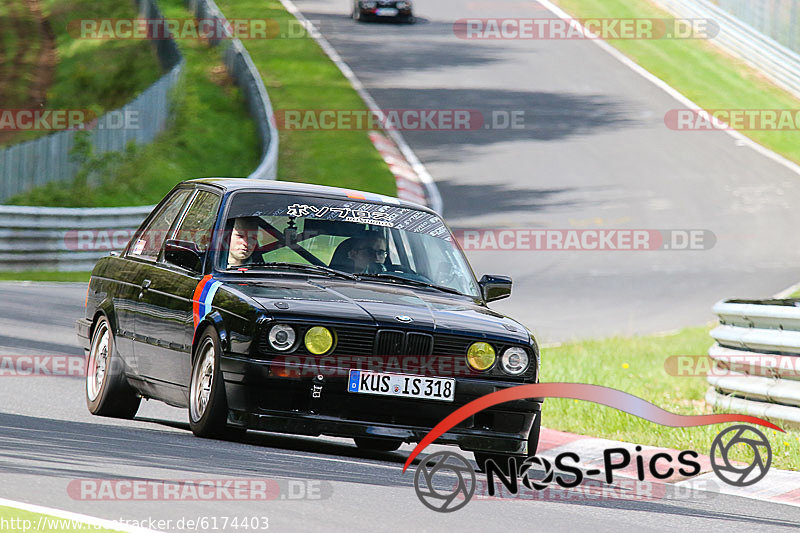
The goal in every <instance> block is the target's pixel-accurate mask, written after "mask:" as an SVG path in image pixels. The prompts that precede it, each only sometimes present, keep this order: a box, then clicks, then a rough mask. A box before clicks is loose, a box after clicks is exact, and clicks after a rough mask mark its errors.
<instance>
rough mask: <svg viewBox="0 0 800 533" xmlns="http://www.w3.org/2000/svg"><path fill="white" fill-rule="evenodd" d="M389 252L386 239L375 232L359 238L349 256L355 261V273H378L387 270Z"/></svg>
mask: <svg viewBox="0 0 800 533" xmlns="http://www.w3.org/2000/svg"><path fill="white" fill-rule="evenodd" d="M387 253H389V249H388V247H387V245H386V239H384V238H383V237H382V236H381V235H380V234H374V235H368V236H366V237H361V238H359V239H358V240H357V241H356V242H355V244H354V245H353V248H352V249H351V250H350V252H349V253H348V254H347V257H349V258H350V259H352V261H353V265H354V270H353V274H377V273H379V272H385V271H386V267H385V266H384V262H385V261H386V254H387Z"/></svg>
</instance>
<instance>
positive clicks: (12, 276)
mask: <svg viewBox="0 0 800 533" xmlns="http://www.w3.org/2000/svg"><path fill="white" fill-rule="evenodd" d="M91 275H92V273H91V272H55V271H49V270H26V271H20V272H0V281H74V282H86V283H88V282H89V276H91Z"/></svg>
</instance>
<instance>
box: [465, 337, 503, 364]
mask: <svg viewBox="0 0 800 533" xmlns="http://www.w3.org/2000/svg"><path fill="white" fill-rule="evenodd" d="M496 358H497V357H496V355H495V352H494V348H492V345H491V344H489V343H488V342H474V343H472V345H471V346H470V347H469V350H467V362H468V363H469V366H471V367H472V368H474V369H475V370H487V369H488V368H491V366H492V365H493V364H494V361H495V359H496Z"/></svg>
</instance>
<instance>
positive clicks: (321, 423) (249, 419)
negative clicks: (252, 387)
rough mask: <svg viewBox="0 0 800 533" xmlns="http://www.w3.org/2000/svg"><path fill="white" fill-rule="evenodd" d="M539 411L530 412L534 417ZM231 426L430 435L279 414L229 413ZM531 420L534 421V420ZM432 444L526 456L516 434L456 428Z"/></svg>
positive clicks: (409, 438)
mask: <svg viewBox="0 0 800 533" xmlns="http://www.w3.org/2000/svg"><path fill="white" fill-rule="evenodd" d="M536 416H541V412H539V411H537V412H535V413H534V417H536ZM228 420H229V422H230V423H231V424H232V425H237V426H245V427H247V428H249V429H255V430H263V431H271V432H277V433H290V434H294V435H308V436H313V437H316V436H319V435H328V436H331V437H346V438H352V437H378V438H392V439H400V440H402V441H404V442H419V441H421V440H422V439H423V438H424V437H425V435H427V434H428V433H429V432H430V428H423V427H414V426H399V425H391V426H389V425H379V424H375V423H373V422H369V423H367V422H356V421H349V420H342V419H341V418H335V417H330V416H324V415H318V414H310V413H292V414H291V415H287V414H286V413H282V412H275V413H269V414H262V413H247V412H242V411H231V412H230V414H229V417H228ZM534 420H535V419H534ZM435 443H436V444H452V445H456V446H458V447H460V448H461V449H462V450H465V451H483V452H496V453H507V454H515V455H527V454H528V441H527V439H521V438H520V436H519V435H517V434H503V433H498V432H495V431H492V432H489V431H481V430H475V429H459V430H458V431H457V432H454V431H449V432H447V433H445V434H444V435H442V436H441V437H439V438H438V439H436V441H435Z"/></svg>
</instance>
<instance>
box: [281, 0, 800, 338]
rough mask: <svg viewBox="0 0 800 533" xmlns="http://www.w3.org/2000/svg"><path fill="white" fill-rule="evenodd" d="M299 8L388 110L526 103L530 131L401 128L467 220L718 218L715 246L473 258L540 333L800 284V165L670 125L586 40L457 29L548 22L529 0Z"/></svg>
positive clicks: (451, 217)
mask: <svg viewBox="0 0 800 533" xmlns="http://www.w3.org/2000/svg"><path fill="white" fill-rule="evenodd" d="M295 3H296V5H297V6H298V7H299V8H300V10H301V11H302V12H303V14H304V15H305V16H306V17H307V18H308V19H309V20H311V21H316V22H317V25H318V27H319V28H320V30H321V32H322V34H323V35H324V36H325V37H326V38H327V39H328V40H329V41H330V42H331V44H332V45H333V46H334V48H335V49H336V50H337V51H338V52H339V54H340V55H341V56H342V58H343V59H344V61H345V62H346V63H347V64H348V65H350V67H351V68H352V69H353V71H354V72H355V73H356V75H357V76H358V77H359V79H360V80H361V81H362V82H363V84H364V85H365V87H366V89H367V90H368V92H369V93H370V94H371V95H372V96H373V97H374V99H375V100H376V101H377V103H378V105H379V107H381V108H382V109H470V110H479V111H481V112H482V113H483V115H484V117H491V116H492V113H493V112H496V111H501V112H502V111H506V112H511V111H524V113H525V114H524V116H525V120H524V126H525V129H522V130H520V129H481V130H478V131H404V132H403V135H404V137H405V139H406V141H407V142H408V143H409V145H410V146H411V148H412V149H413V150H414V151H415V152H416V154H417V156H418V157H419V158H420V160H421V161H422V162H423V163H424V164H425V166H426V167H427V169H428V171H429V172H430V174H431V175H432V176H433V177H434V179H435V180H436V182H437V184H438V187H439V190H440V192H441V195H442V198H443V202H444V214H445V217H446V219H447V222H448V223H449V224H450V225H451V226H452V227H454V228H478V229H489V228H515V229H518V228H523V229H577V228H587V229H606V230H610V229H643V228H646V229H705V230H710V231H712V232H713V233H714V234H715V235H716V237H717V243H716V245H715V246H714V247H713V248H712V249H710V250H704V251H653V252H642V251H626V252H622V251H594V252H593V251H579V252H565V251H480V252H468V255H469V259H470V261H471V263H472V265H473V267H474V269H475V271H476V274H478V276H480V275H481V274H483V273H493V274H508V275H511V276H512V277H513V278H514V282H515V290H514V294H513V295H512V297H511V299H509V300H507V301H504V302H498V303H497V304H495V305H494V308H496V309H497V310H499V311H501V312H505V313H507V314H509V315H511V316H513V317H515V318H518V319H520V320H522V321H523V322H524V323H525V324H526V325H527V326H528V327H530V328H531V329H532V330H533V331H534V332H535V333H536V334H537V336H538V337H539V338H540V339H541V340H542V341H545V342H553V341H563V340H568V339H571V338H585V337H597V336H607V335H611V334H634V333H648V332H659V331H665V330H671V329H675V328H679V327H682V326H687V325H696V324H702V323H704V322H707V321H709V320H713V319H714V316H713V314H712V313H711V306H712V305H713V304H714V303H715V302H717V301H719V300H721V299H723V298H733V297H739V298H747V297H764V296H769V295H772V294H775V293H776V292H778V291H780V290H782V289H784V288H786V287H788V286H790V285H792V284H794V283H796V282H797V281H798V277H799V276H798V269H797V265H798V264H799V263H800V233H799V232H797V231H796V228H798V227H800V211H798V210H797V209H796V206H797V205H799V204H800V176H798V175H797V174H795V173H794V172H792V171H791V170H789V169H787V168H786V167H784V166H781V165H780V164H778V163H776V162H775V161H772V160H770V159H769V158H767V157H765V156H764V155H761V154H759V153H757V152H756V151H755V150H753V149H751V148H749V147H747V146H740V144H741V143H738V142H737V141H736V140H735V139H734V138H732V137H731V136H730V135H728V134H726V133H724V132H720V131H718V132H696V131H694V132H692V131H673V130H670V129H668V128H667V127H666V126H665V124H664V116H665V114H666V112H667V111H668V110H671V109H679V108H685V107H686V106H685V105H684V104H681V103H679V102H678V101H677V100H675V99H674V98H672V97H671V96H669V95H668V94H667V93H666V92H664V91H663V90H662V89H660V88H658V87H656V86H655V85H654V84H652V83H651V82H650V81H648V80H646V79H645V78H644V77H642V76H641V75H639V74H637V73H636V72H634V71H632V70H631V69H629V68H628V67H626V66H625V65H623V64H622V63H621V62H620V61H619V60H617V59H616V58H614V57H612V56H611V55H610V54H609V53H607V52H606V51H604V50H602V49H601V48H600V47H598V46H596V44H594V43H592V42H589V41H586V40H583V41H577V40H570V41H566V40H535V41H532V40H525V41H520V40H513V41H511V40H504V41H501V40H493V41H487V40H483V41H476V40H465V39H460V38H458V37H457V36H456V34H455V33H454V30H453V24H454V22H455V21H457V20H459V19H465V18H488V17H512V18H513V17H527V18H545V17H552V16H553V15H552V14H551V13H550V12H549V11H547V10H546V9H544V8H543V7H542V6H541V5H540V4H538V3H536V2H533V1H527V0H511V1H508V0H498V1H494V2H493V1H488V0H487V1H480V0H419V1H417V2H415V5H416V6H417V13H418V15H419V18H420V21H419V23H418V24H415V25H411V26H409V25H396V24H386V23H377V24H376V23H369V24H356V23H354V22H353V21H352V20H351V19H349V18H348V16H347V13H348V3H347V2H346V1H344V0H297V1H296V2H295Z"/></svg>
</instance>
